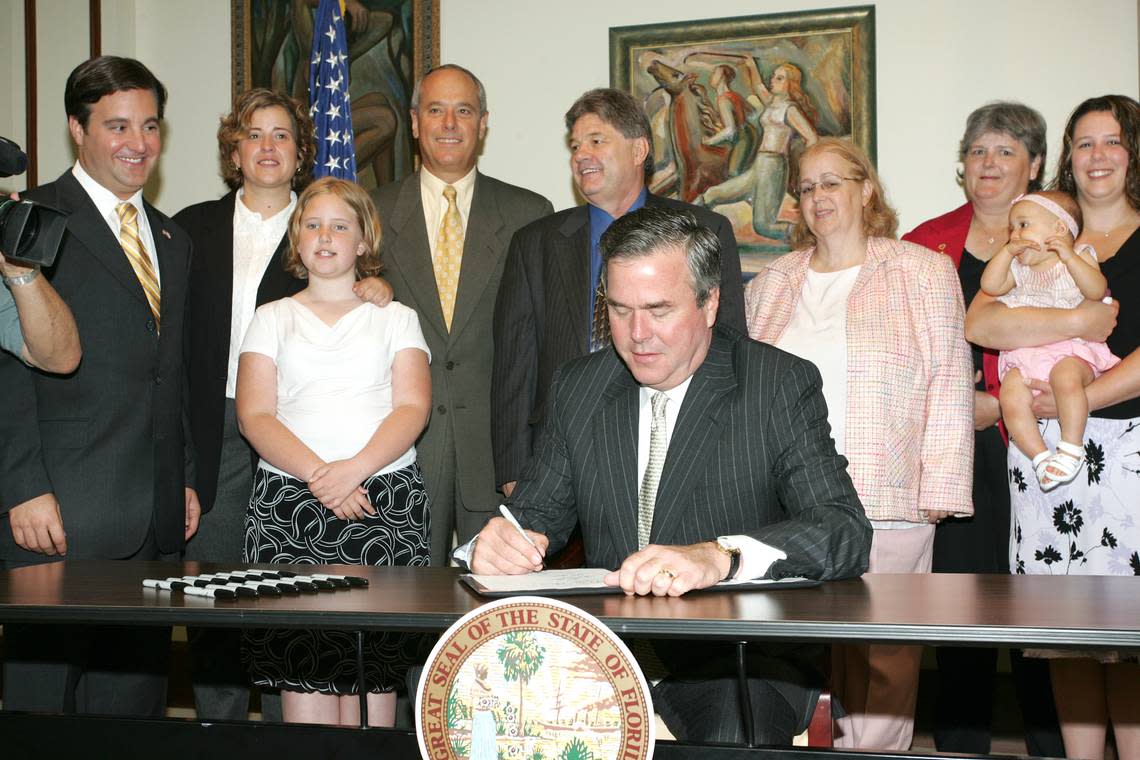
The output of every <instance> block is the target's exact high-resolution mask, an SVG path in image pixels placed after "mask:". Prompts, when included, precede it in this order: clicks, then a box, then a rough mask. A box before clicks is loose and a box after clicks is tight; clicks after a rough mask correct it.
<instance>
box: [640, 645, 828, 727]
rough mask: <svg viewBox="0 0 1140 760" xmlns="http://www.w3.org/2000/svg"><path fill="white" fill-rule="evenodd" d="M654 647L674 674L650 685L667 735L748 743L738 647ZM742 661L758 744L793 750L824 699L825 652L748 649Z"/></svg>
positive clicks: (809, 648)
mask: <svg viewBox="0 0 1140 760" xmlns="http://www.w3.org/2000/svg"><path fill="white" fill-rule="evenodd" d="M653 649H654V650H655V652H656V655H657V656H658V657H659V658H660V660H661V663H662V664H663V665H664V667H665V669H666V670H667V671H668V672H669V675H668V676H667V677H666V678H665V679H663V680H662V681H661V682H660V683H658V684H657V685H656V686H654V687H653V690H652V693H653V709H654V710H656V712H657V713H658V714H659V715H660V716H661V719H662V720H663V721H664V722H665V725H666V726H667V727H668V728H669V731H671V732H672V734H673V735H674V736H675V737H677V739H678V740H680V741H688V742H700V743H709V742H721V743H726V744H743V743H745V742H746V741H747V738H748V737H747V736H746V733H745V724H744V720H743V713H742V710H741V694H740V685H739V681H738V679H737V677H736V658H737V648H736V645H735V644H728V643H713V642H692V641H656V642H654V644H653ZM745 657H746V660H745V662H746V671H747V674H748V679H747V680H748V692H749V701H750V702H751V707H752V724H753V726H754V732H755V738H756V742H757V743H758V744H770V745H777V746H790V745H791V743H792V739H793V737H795V736H796V735H797V734H799V733H800V732H801V731H803V730H804V729H805V728H807V724H808V721H809V719H810V717H811V713H812V710H813V709H814V708H815V702H816V699H817V697H818V696H819V688H818V686H819V681H820V678H821V676H820V674H819V670H818V663H819V662H820V660H821V657H822V648H821V647H819V646H815V645H783V644H770V645H756V644H750V645H748V646H747V647H746V655H745Z"/></svg>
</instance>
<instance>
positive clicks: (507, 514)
mask: <svg viewBox="0 0 1140 760" xmlns="http://www.w3.org/2000/svg"><path fill="white" fill-rule="evenodd" d="M499 514H501V515H502V516H503V519H505V520H506V521H507V522H509V523H510V524H511V526H512V527H514V529H515V530H517V531H518V532H519V535H520V536H522V537H523V540H524V541H526V542H527V543H528V544H530V545H531V547H533V548H534V550H535V551H536V552H538V556H539V557H540V558H542V552H540V551H538V547H537V546H535V543H534V541H531V540H530V536H528V535H527V534H526V531H525V530H523V526H521V525H519V521H518V520H516V519H515V516H514V515H512V514H511V510H509V509H507V505H506V504H500V505H499ZM542 566H543V568H545V567H546V562H545V558H543V562H542Z"/></svg>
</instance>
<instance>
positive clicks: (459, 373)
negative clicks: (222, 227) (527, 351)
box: [372, 64, 553, 565]
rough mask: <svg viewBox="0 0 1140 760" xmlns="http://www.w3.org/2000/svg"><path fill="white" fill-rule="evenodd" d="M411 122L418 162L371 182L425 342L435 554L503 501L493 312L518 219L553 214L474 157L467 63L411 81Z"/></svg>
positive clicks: (420, 448) (393, 275) (388, 262)
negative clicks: (494, 434)
mask: <svg viewBox="0 0 1140 760" xmlns="http://www.w3.org/2000/svg"><path fill="white" fill-rule="evenodd" d="M411 106H412V108H411V118H412V133H413V135H414V136H415V137H416V138H417V140H418V143H419V149H420V159H421V160H422V167H421V168H420V170H419V171H418V172H416V173H415V174H412V175H411V176H409V177H407V178H405V179H403V180H400V181H398V182H393V183H391V184H389V185H385V186H384V187H381V188H378V189H377V190H376V191H375V192H374V193H373V196H372V197H373V200H375V202H376V208H377V210H378V211H379V212H380V218H381V221H382V223H383V227H384V235H383V242H382V248H381V252H380V255H381V259H382V260H383V262H384V267H385V270H384V277H385V278H386V279H387V280H388V282H389V283H390V284H391V286H392V289H393V290H394V291H395V296H396V299H397V300H399V301H401V302H402V303H404V304H405V305H407V306H410V307H412V308H413V309H415V310H416V311H417V312H418V313H419V315H420V326H421V327H422V328H423V333H424V338H425V339H426V340H427V344H428V348H430V349H431V390H432V414H431V420H430V421H429V422H428V427H427V429H426V430H425V431H424V434H423V435H422V436H421V437H420V439H419V440H418V441H417V442H416V453H417V458H418V461H419V464H420V467H421V468H422V469H423V473H424V482H425V484H426V485H427V490H428V495H429V496H430V497H431V502H432V504H431V522H432V526H431V528H432V530H431V536H432V538H431V561H432V564H433V565H440V564H445V563H446V562H447V556H448V552H449V551H450V550H451V546H452V534H453V533H454V534H457V535H458V539H459V541H460V542H461V543H462V542H464V541H467V540H468V539H469V538H471V536H473V535H474V534H475V532H476V531H478V530H479V528H480V527H482V525H483V523H484V522H485V521H486V520H487V518H488V517H489V516H490V514H492V513H493V510H495V509H496V508H497V507H498V505H499V497H498V495H497V494H496V492H495V483H494V466H493V462H492V458H491V434H490V429H491V419H490V415H491V411H490V398H491V361H492V349H491V346H492V336H491V321H492V317H493V314H494V308H495V296H496V295H497V294H498V291H499V280H500V278H501V277H502V275H503V265H504V263H505V262H506V256H507V246H508V244H509V243H510V241H511V236H512V235H514V233H515V230H517V229H518V228H519V227H521V226H523V225H524V224H527V223H528V222H530V221H532V220H534V219H537V218H539V217H541V216H544V215H545V214H549V213H550V212H551V211H552V210H553V208H552V207H551V205H550V202H549V201H548V200H546V199H545V198H543V197H542V196H540V195H538V194H536V193H532V192H530V191H529V190H524V189H523V188H521V187H515V186H514V185H508V184H507V183H505V182H500V181H499V180H497V179H493V178H491V177H488V176H487V175H485V174H482V173H481V172H479V170H478V169H476V168H475V163H476V160H477V159H478V154H479V145H480V143H481V142H482V140H483V135H484V134H485V133H486V131H487V94H486V91H485V90H484V88H483V84H482V83H481V82H480V81H479V80H478V79H477V78H476V77H475V75H474V74H472V73H471V72H470V71H468V70H467V69H464V68H463V67H461V66H456V65H454V64H448V65H444V66H440V67H438V68H436V69H434V70H433V71H431V72H430V73H429V74H427V76H425V77H424V78H423V79H421V80H420V81H419V82H417V83H416V88H415V92H414V94H413V96H412V103H411Z"/></svg>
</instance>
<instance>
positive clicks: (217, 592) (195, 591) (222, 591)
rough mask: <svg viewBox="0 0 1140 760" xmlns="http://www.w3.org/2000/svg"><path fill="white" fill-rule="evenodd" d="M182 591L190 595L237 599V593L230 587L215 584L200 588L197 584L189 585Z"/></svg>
mask: <svg viewBox="0 0 1140 760" xmlns="http://www.w3.org/2000/svg"><path fill="white" fill-rule="evenodd" d="M182 593H184V594H189V595H190V596H208V597H210V598H212V599H237V594H235V593H234V592H233V591H230V590H229V589H228V588H222V587H220V586H215V587H212V588H198V587H197V586H187V587H186V588H184V589H182Z"/></svg>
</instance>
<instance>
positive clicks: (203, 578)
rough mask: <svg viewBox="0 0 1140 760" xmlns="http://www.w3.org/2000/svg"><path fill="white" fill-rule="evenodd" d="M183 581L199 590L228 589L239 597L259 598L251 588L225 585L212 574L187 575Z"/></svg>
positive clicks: (235, 584)
mask: <svg viewBox="0 0 1140 760" xmlns="http://www.w3.org/2000/svg"><path fill="white" fill-rule="evenodd" d="M182 580H184V581H186V582H188V583H191V584H192V585H193V586H195V587H197V588H228V589H229V590H230V591H233V592H234V594H236V595H237V596H247V597H252V598H254V599H256V598H257V596H258V594H257V591H256V590H254V589H252V588H249V587H247V586H242V585H240V584H237V583H224V582H222V581H219V580H217V578H216V576H214V575H212V574H211V575H198V576H194V575H187V576H185V577H183V579H182Z"/></svg>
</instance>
